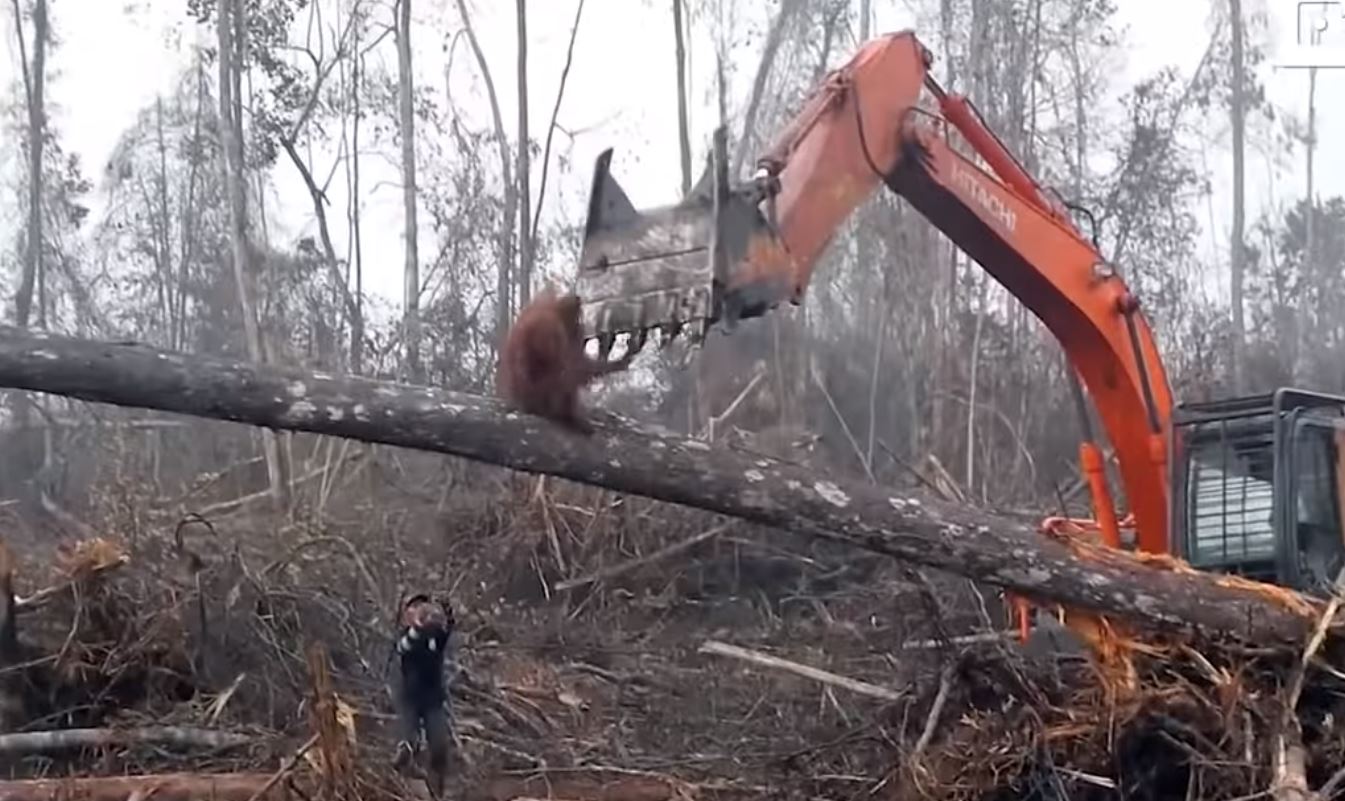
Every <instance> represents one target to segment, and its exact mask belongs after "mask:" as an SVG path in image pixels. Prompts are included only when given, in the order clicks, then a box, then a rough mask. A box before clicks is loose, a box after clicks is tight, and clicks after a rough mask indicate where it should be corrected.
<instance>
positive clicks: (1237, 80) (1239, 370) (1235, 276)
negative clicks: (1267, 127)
mask: <svg viewBox="0 0 1345 801" xmlns="http://www.w3.org/2000/svg"><path fill="white" fill-rule="evenodd" d="M1228 10H1229V17H1230V24H1231V28H1232V35H1233V53H1232V61H1233V64H1232V68H1233V77H1232V81H1233V97H1232V103H1231V106H1232V109H1231V111H1232V118H1233V120H1232V122H1233V231H1232V233H1231V234H1230V237H1231V239H1232V240H1233V241H1232V244H1231V245H1230V248H1231V251H1232V253H1231V256H1230V259H1229V273H1230V275H1229V279H1230V281H1229V282H1230V286H1231V290H1230V292H1229V294H1230V296H1231V297H1230V301H1231V303H1232V306H1233V391H1234V392H1235V393H1237V394H1242V393H1243V392H1245V391H1246V376H1245V375H1244V371H1245V369H1246V364H1245V361H1246V357H1245V355H1244V350H1245V348H1246V338H1247V329H1246V323H1245V322H1244V320H1243V313H1242V279H1243V268H1244V263H1245V261H1246V250H1245V248H1244V242H1243V237H1244V234H1245V231H1244V229H1245V228H1246V200H1245V198H1244V187H1243V183H1244V181H1243V177H1244V176H1243V173H1244V172H1245V169H1244V166H1245V155H1244V150H1245V143H1244V141H1243V140H1244V139H1245V138H1246V127H1247V123H1246V117H1247V110H1246V107H1245V104H1246V97H1245V94H1246V92H1245V88H1244V87H1243V84H1242V82H1243V78H1244V77H1245V72H1246V70H1245V65H1244V64H1243V61H1244V59H1243V52H1242V51H1243V47H1242V39H1243V34H1244V32H1245V31H1244V28H1243V25H1242V0H1228Z"/></svg>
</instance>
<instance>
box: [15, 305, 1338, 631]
mask: <svg viewBox="0 0 1345 801" xmlns="http://www.w3.org/2000/svg"><path fill="white" fill-rule="evenodd" d="M0 386H4V387H12V388H15V389H26V390H30V391H35V392H47V393H54V394H58V395H65V396H68V397H73V398H80V399H82V400H85V401H91V402H95V403H110V404H115V405H118V406H131V407H141V408H146V409H157V410H160V411H164V412H175V413H180V414H189V415H194V416H197V417H207V418H214V419H219V420H232V421H235V422H240V423H248V424H251V425H255V426H262V427H266V428H271V429H282V430H291V431H307V432H312V433H317V434H327V435H330V436H338V437H348V438H351V439H358V440H363V441H366V442H375V443H384V444H388V445H395V446H400V447H406V448H415V449H419V450H424V451H435V452H439V453H446V454H453V455H456V456H462V457H465V458H468V459H473V460H476V461H481V462H489V463H492V464H497V465H500V466H503V467H509V468H513V469H516V470H521V471H525V472H529V473H536V474H547V475H553V476H559V477H562V478H566V479H570V480H573V481H576V482H580V483H584V484H589V485H594V486H602V487H608V488H610V489H613V490H616V491H618V492H625V493H630V494H635V495H644V496H647V497H650V498H654V499H657V500H662V501H668V502H672V503H676V504H682V505H685V506H691V507H696V508H700V509H706V510H709V511H713V512H719V513H722V514H726V515H731V516H734V517H739V518H742V519H744V520H749V521H752V522H756V523H759V524H763V525H767V526H774V527H777V528H781V529H787V530H792V531H795V532H799V533H802V534H805V535H808V536H814V537H821V538H826V539H830V540H834V541H839V542H844V543H848V544H851V545H854V546H857V547H860V548H864V549H867V550H870V551H873V552H876V553H880V554H884V555H887V556H891V557H894V558H896V559H900V560H903V561H906V562H909V563H913V564H919V565H925V566H928V567H933V568H938V569H942V570H946V571H948V572H951V573H955V574H958V575H962V576H966V577H968V578H971V579H975V580H978V581H982V582H985V583H987V584H991V585H995V586H998V587H1002V588H1005V589H1008V590H1012V591H1014V592H1017V593H1019V594H1022V595H1025V596H1028V597H1031V598H1036V599H1040V600H1043V601H1054V602H1059V603H1064V604H1067V605H1070V606H1074V607H1078V608H1083V609H1089V610H1093V611H1095V612H1100V613H1104V614H1111V615H1117V616H1122V617H1128V618H1131V619H1137V620H1142V621H1145V622H1147V623H1148V624H1150V625H1151V626H1153V627H1156V628H1159V629H1167V630H1172V631H1177V632H1184V633H1198V634H1201V635H1204V636H1205V637H1214V636H1224V637H1234V638H1239V639H1243V640H1250V641H1253V642H1255V643H1257V644H1258V645H1261V646H1266V645H1269V644H1290V643H1297V642H1300V641H1301V640H1302V638H1304V637H1305V636H1306V635H1307V634H1308V633H1309V632H1310V631H1311V630H1312V629H1313V628H1314V627H1315V625H1316V618H1317V615H1318V613H1319V612H1320V604H1318V603H1317V602H1315V601H1311V600H1308V599H1297V600H1294V599H1293V596H1292V594H1287V593H1278V592H1277V593H1267V592H1263V591H1261V590H1260V589H1259V588H1258V586H1257V585H1253V584H1251V583H1239V582H1234V581H1228V580H1227V579H1226V577H1223V576H1218V575H1214V574H1207V573H1197V572H1195V571H1190V570H1185V571H1179V570H1173V569H1166V568H1162V567H1156V566H1153V565H1151V564H1149V563H1146V562H1142V561H1141V560H1139V559H1136V558H1134V557H1132V556H1130V555H1128V554H1125V553H1122V552H1119V551H1111V550H1107V549H1102V548H1095V549H1088V550H1085V551H1082V552H1081V550H1080V547H1079V546H1077V545H1074V544H1071V543H1067V542H1063V541H1060V540H1056V539H1050V538H1047V537H1044V536H1042V535H1039V534H1038V533H1037V532H1035V531H1034V530H1032V528H1031V527H1029V526H1027V525H1024V524H1023V523H1020V522H1015V521H1011V520H1007V519H1004V518H1001V517H997V516H994V515H991V514H987V513H985V512H982V511H978V510H975V509H971V508H963V507H957V506H953V505H951V504H945V503H939V502H935V501H932V500H927V499H921V498H916V497H913V496H912V495H911V494H910V493H908V492H898V491H895V490H888V489H885V488H882V487H876V486H872V485H868V484H853V485H846V484H839V483H837V482H835V481H832V480H830V479H828V478H824V477H822V476H818V475H814V474H812V473H810V472H809V471H807V470H805V469H802V468H799V467H796V466H793V465H790V464H788V463H785V462H782V461H778V460H774V459H771V458H768V457H765V456H762V455H758V454H747V453H742V452H738V451H733V450H729V449H726V448H716V447H712V446H710V445H709V444H707V443H705V442H703V441H700V440H695V439H688V438H686V437H683V436H680V435H677V434H674V433H672V432H669V431H666V430H661V429H653V428H646V427H637V426H635V425H634V424H631V423H629V422H627V421H624V420H622V419H620V418H616V417H614V416H611V415H597V416H596V418H597V419H595V420H594V422H595V424H596V426H597V429H598V430H597V434H596V435H595V436H593V437H579V436H575V435H572V434H570V433H568V432H566V431H565V430H563V429H561V428H559V427H557V426H554V425H552V424H550V423H548V422H546V421H545V420H541V419H539V418H534V417H530V416H527V415H523V414H520V413H517V412H513V411H510V410H509V409H507V408H506V407H505V406H504V405H503V404H502V403H501V402H500V401H497V400H494V399H490V398H482V397H477V396H473V395H466V394H462V393H457V392H448V391H443V390H436V389H429V388H425V387H414V386H405V385H399V384H392V383H384V382H378V381H371V380H366V379H359V378H337V377H334V376H330V375H324V374H317V373H306V372H303V371H300V370H293V369H283V368H278V367H272V366H268V365H259V364H255V363H247V362H239V361H232V360H227V359H219V358H211V357H207V356H201V355H195V354H184V353H175V352H171V351H164V350H159V349H156V348H150V347H146V346H141V345H128V344H113V343H106V342H92V341H87V340H80V339H74V338H70V337H64V336H56V335H51V334H45V333H40V332H39V333H34V332H25V331H23V330H20V329H17V328H12V327H8V326H0Z"/></svg>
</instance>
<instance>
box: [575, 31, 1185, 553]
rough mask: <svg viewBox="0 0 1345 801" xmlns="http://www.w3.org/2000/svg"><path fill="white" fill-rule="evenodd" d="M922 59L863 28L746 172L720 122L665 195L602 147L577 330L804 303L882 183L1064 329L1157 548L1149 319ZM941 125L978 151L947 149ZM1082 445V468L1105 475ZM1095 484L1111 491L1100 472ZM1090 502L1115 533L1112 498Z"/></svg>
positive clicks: (1158, 375)
mask: <svg viewBox="0 0 1345 801" xmlns="http://www.w3.org/2000/svg"><path fill="white" fill-rule="evenodd" d="M930 61H931V59H930V56H929V53H928V51H927V50H926V49H925V48H924V47H923V46H922V45H921V44H920V42H919V40H918V39H917V38H916V37H915V35H914V34H913V33H912V32H909V31H904V32H900V33H894V34H889V35H886V36H882V37H880V38H877V39H874V40H872V41H870V42H868V43H867V44H865V45H864V46H863V47H862V48H861V49H860V50H859V51H858V52H857V53H856V54H855V56H854V57H853V58H852V59H851V60H850V62H849V63H848V64H846V65H845V66H843V67H841V68H839V69H837V70H835V71H833V72H832V73H830V74H829V75H828V76H827V77H826V78H825V80H824V81H823V82H822V83H821V85H819V86H818V87H817V88H816V89H815V90H814V92H813V93H812V95H811V96H810V97H809V98H808V99H807V100H806V102H805V103H804V105H803V108H802V109H801V110H800V112H799V113H798V115H796V117H795V118H794V119H793V121H792V122H791V123H790V124H789V125H788V126H787V127H786V128H785V130H783V131H782V132H781V134H780V136H779V137H778V138H777V140H776V142H775V144H774V145H773V146H772V147H771V148H770V149H769V150H768V151H767V152H766V153H765V155H764V156H762V157H761V158H760V159H759V160H758V162H757V168H758V169H757V172H756V174H755V175H754V176H753V178H752V179H750V180H749V181H747V182H744V183H732V182H731V181H730V180H729V177H728V167H727V152H726V151H727V147H726V137H725V134H724V131H723V130H722V129H721V130H719V131H717V132H716V134H715V138H714V147H713V148H712V152H711V154H710V158H709V164H708V166H707V169H706V172H705V174H704V175H703V176H702V178H701V180H700V181H699V182H698V183H697V185H696V187H695V188H694V189H693V190H692V192H691V193H690V194H689V195H688V196H687V197H686V198H684V199H683V200H682V201H680V202H679V203H677V204H675V205H671V206H666V207H663V208H657V209H651V210H644V211H637V210H636V209H635V208H634V206H633V205H632V204H631V202H630V200H629V199H628V198H627V197H626V195H625V193H624V191H623V190H622V189H621V187H620V185H619V184H617V183H616V181H615V180H614V179H613V178H612V177H611V174H610V172H609V171H608V167H609V164H610V160H611V151H610V150H609V151H606V152H605V153H603V154H602V155H601V156H600V157H599V159H598V164H597V168H596V170H595V173H594V178H593V186H592V190H591V195H590V201H589V209H588V220H587V223H586V226H585V231H584V245H583V250H582V254H581V257H580V265H579V271H578V279H577V282H576V289H575V291H576V293H577V294H578V295H579V296H580V297H581V298H582V299H583V303H584V305H583V311H582V316H583V325H584V328H585V334H586V336H587V337H590V338H596V339H597V340H598V341H599V350H600V352H601V353H602V354H603V355H604V356H606V354H607V353H608V352H610V349H611V347H612V345H613V343H614V341H615V337H616V335H618V334H623V333H625V334H630V335H631V337H632V339H631V341H630V343H629V345H628V347H631V348H640V347H643V345H644V344H645V342H646V339H647V335H648V332H650V331H652V330H661V331H662V332H663V334H664V337H665V341H670V340H671V338H672V337H673V336H676V335H677V334H678V333H680V332H684V331H686V330H687V328H688V327H689V328H690V329H691V331H690V335H691V337H692V338H693V339H699V338H701V337H704V336H705V334H706V333H707V332H708V330H709V328H710V327H712V326H713V325H715V324H723V325H725V326H726V327H730V328H731V327H732V326H733V325H734V323H735V322H736V321H737V320H738V319H742V318H747V317H753V316H758V315H761V314H764V313H765V312H767V311H768V310H770V309H771V308H773V307H775V306H777V305H778V304H779V303H780V302H781V301H783V300H789V301H790V302H791V303H795V304H797V303H799V302H801V300H802V297H803V294H804V292H805V291H806V289H807V287H808V285H809V283H810V281H811V279H812V274H813V270H814V269H815V267H816V265H817V263H818V261H819V259H820V257H821V256H822V254H823V252H824V250H825V249H826V247H827V245H828V243H829V242H830V241H831V239H832V237H833V236H834V235H835V233H836V231H837V230H839V229H840V227H841V226H842V224H844V222H845V221H846V219H847V218H848V217H849V216H850V215H851V214H852V213H853V212H854V211H855V210H856V209H857V208H858V207H859V206H860V205H861V204H862V203H864V202H865V201H866V200H867V199H868V198H869V197H871V196H872V194H873V193H874V191H876V190H877V189H878V188H879V187H880V186H883V185H886V186H887V187H888V188H890V189H891V190H892V191H894V192H896V193H897V194H899V195H901V196H902V197H904V198H905V199H906V200H907V201H908V202H909V203H910V204H911V205H912V206H913V207H915V208H916V209H917V210H919V211H920V213H921V214H923V215H924V216H925V217H926V218H927V219H928V220H929V221H930V222H931V223H932V224H933V225H934V226H936V227H937V228H938V229H939V230H941V231H942V232H943V233H944V234H945V235H946V236H947V237H948V238H949V239H951V240H952V241H953V242H954V243H956V244H957V245H958V246H959V247H960V248H961V249H962V250H963V251H964V252H966V253H967V254H968V255H969V256H970V257H971V258H972V259H974V260H975V261H976V262H977V263H979V264H980V265H981V266H982V267H983V268H984V269H986V270H987V271H988V272H989V273H990V274H991V275H993V276H994V277H995V279H996V280H998V281H999V282H1000V283H1001V284H1002V285H1003V286H1004V287H1005V288H1007V289H1008V290H1009V291H1010V292H1011V293H1013V295H1014V296H1015V297H1017V298H1018V299H1019V300H1020V301H1021V302H1022V303H1023V304H1024V305H1026V306H1027V308H1028V309H1030V310H1031V311H1032V312H1033V313H1034V314H1035V315H1036V316H1037V317H1038V318H1039V319H1041V321H1042V322H1043V323H1044V324H1045V325H1046V327H1047V328H1048V329H1049V330H1050V331H1051V332H1052V333H1053V334H1054V335H1055V337H1056V338H1057V339H1058V340H1059V341H1060V343H1061V345H1062V346H1063V347H1064V350H1065V352H1066V354H1067V356H1068V358H1069V360H1070V362H1071V363H1072V364H1073V366H1074V368H1075V370H1076V371H1077V373H1078V375H1079V376H1080V377H1081V378H1082V380H1083V383H1084V385H1085V386H1086V387H1087V389H1088V391H1089V394H1090V395H1091V397H1092V398H1093V401H1094V405H1095V407H1096V408H1097V411H1098V415H1099V418H1100V419H1101V422H1102V424H1103V426H1104V428H1105V429H1106V432H1107V435H1108V438H1109V439H1110V441H1111V444H1112V447H1113V448H1114V450H1115V452H1116V455H1117V460H1118V462H1119V465H1120V472H1121V478H1122V481H1123V483H1124V486H1125V490H1126V496H1127V499H1128V501H1129V504H1130V507H1131V511H1132V513H1133V515H1134V519H1135V524H1136V530H1137V545H1138V547H1139V548H1140V549H1141V550H1145V551H1148V552H1151V553H1164V552H1167V550H1168V529H1169V519H1168V505H1167V501H1168V487H1167V484H1166V477H1167V469H1166V462H1167V439H1166V436H1167V433H1168V430H1169V425H1170V414H1171V408H1172V398H1171V392H1170V388H1169V386H1168V380H1167V376H1166V374H1165V371H1164V369H1163V365H1162V361H1161V359H1160V356H1159V352H1158V349H1157V346H1156V344H1155V341H1154V337H1153V333H1152V331H1151V330H1150V327H1149V325H1148V323H1147V322H1146V320H1145V318H1144V315H1143V314H1142V313H1141V311H1140V309H1139V304H1138V302H1137V301H1136V299H1135V297H1134V296H1133V295H1132V294H1131V293H1130V291H1129V290H1128V288H1127V287H1126V284H1125V282H1124V281H1123V280H1122V278H1121V277H1120V275H1118V274H1117V272H1116V270H1115V269H1114V267H1113V266H1112V265H1110V264H1109V263H1108V262H1107V261H1106V260H1105V259H1103V258H1102V256H1101V255H1100V254H1099V253H1098V251H1097V249H1096V247H1094V246H1093V245H1092V244H1091V243H1090V242H1089V241H1088V240H1087V239H1086V238H1084V237H1083V236H1082V235H1081V233H1080V231H1079V230H1078V229H1077V228H1076V226H1075V225H1074V223H1073V221H1072V220H1071V219H1070V216H1069V214H1068V211H1067V210H1066V209H1065V207H1064V205H1063V204H1062V203H1060V202H1058V201H1057V200H1056V199H1055V198H1054V197H1052V196H1051V195H1050V194H1048V193H1047V192H1046V191H1045V190H1044V189H1043V188H1042V187H1041V186H1039V185H1038V184H1037V182H1036V181H1034V180H1033V179H1032V177H1031V176H1030V175H1029V174H1028V173H1027V172H1026V171H1025V170H1024V169H1023V168H1022V167H1021V166H1020V165H1019V163H1018V162H1017V161H1016V160H1015V159H1014V158H1013V156H1012V155H1011V154H1010V153H1009V151H1008V150H1007V149H1006V148H1005V147H1004V146H1003V144H1002V143H1000V141H999V140H998V139H997V138H996V137H995V136H994V134H993V133H992V132H991V131H990V130H989V129H988V128H987V127H986V126H985V125H984V124H983V123H982V122H981V120H980V118H979V116H978V115H977V113H976V111H975V109H974V108H973V107H972V106H971V104H970V103H969V102H968V101H967V100H965V99H964V98H961V97H958V96H956V95H952V94H949V93H946V92H944V91H943V90H942V89H941V88H940V87H939V86H938V84H937V83H936V82H935V81H934V80H933V78H932V77H931V76H930V75H929V72H928V68H929V64H930ZM922 97H923V99H924V100H925V101H926V104H925V105H926V106H928V107H927V108H922V107H921V101H922ZM950 126H951V127H952V128H954V129H956V130H957V131H958V132H959V133H961V135H962V137H963V139H964V140H965V141H966V142H967V143H968V144H969V145H970V146H971V148H972V149H973V150H974V151H975V152H976V154H977V155H978V156H979V157H980V160H981V161H983V162H984V163H985V165H986V167H982V166H980V165H978V163H977V162H976V161H974V160H973V159H972V158H968V157H967V156H964V155H962V154H961V153H960V152H958V150H956V149H955V148H954V147H953V145H952V143H951V140H950ZM1091 454H1092V457H1093V458H1092V461H1093V462H1094V464H1092V465H1091V466H1090V465H1085V467H1086V469H1089V470H1091V471H1092V472H1093V473H1094V477H1095V478H1097V479H1098V480H1099V481H1100V480H1101V463H1100V462H1101V460H1100V458H1098V457H1097V454H1096V450H1095V449H1094V450H1093V451H1091ZM1085 456H1088V453H1085ZM1090 483H1091V484H1093V490H1094V496H1095V500H1101V499H1100V498H1098V494H1099V484H1098V483H1096V482H1093V481H1090ZM1101 489H1102V493H1103V497H1104V498H1105V497H1106V495H1105V482H1104V483H1102V484H1101ZM1101 505H1102V504H1099V506H1101ZM1108 505H1109V504H1108ZM1099 513H1100V516H1102V515H1105V516H1106V517H1107V518H1109V519H1110V521H1111V523H1110V525H1104V526H1103V528H1104V530H1105V529H1107V528H1111V529H1112V530H1113V537H1114V529H1115V516H1114V510H1112V509H1111V508H1107V509H1105V510H1103V509H1099ZM1104 522H1105V521H1104ZM1113 537H1109V539H1111V538H1113Z"/></svg>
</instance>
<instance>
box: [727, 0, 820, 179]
mask: <svg viewBox="0 0 1345 801" xmlns="http://www.w3.org/2000/svg"><path fill="white" fill-rule="evenodd" d="M803 6H804V0H782V1H781V3H780V10H779V11H777V12H775V19H774V20H772V21H771V27H770V30H769V31H768V32H767V33H766V45H765V47H764V48H763V49H762V51H761V61H759V62H757V73H756V76H755V77H754V78H753V79H752V94H751V96H750V97H748V99H747V111H746V112H745V113H744V114H743V135H742V136H741V137H740V138H739V139H738V146H737V148H736V152H734V154H733V175H741V174H742V169H743V162H744V161H746V160H747V151H748V149H749V148H750V147H751V146H752V142H753V141H754V136H755V133H756V127H757V115H759V114H760V113H761V104H762V103H763V102H764V101H765V99H766V82H767V81H768V80H770V77H771V69H772V68H773V67H774V66H775V57H776V55H777V54H778V53H779V52H780V45H782V44H784V41H785V32H786V31H788V30H789V26H790V24H791V23H792V22H793V21H794V18H795V16H797V15H798V13H799V12H800V11H802V10H803Z"/></svg>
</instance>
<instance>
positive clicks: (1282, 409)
mask: <svg viewBox="0 0 1345 801" xmlns="http://www.w3.org/2000/svg"><path fill="white" fill-rule="evenodd" d="M1171 436H1172V442H1171V445H1172V450H1171V452H1172V453H1173V454H1174V456H1175V458H1174V459H1173V461H1172V495H1171V497H1172V499H1173V504H1172V508H1173V512H1172V519H1171V527H1170V528H1171V531H1172V533H1173V536H1172V547H1173V551H1174V554H1175V555H1176V556H1178V557H1181V558H1182V559H1184V560H1186V561H1187V562H1189V563H1190V564H1191V566H1192V567H1194V568H1196V569H1198V570H1209V571H1216V572H1223V573H1234V574H1237V575H1242V576H1246V577H1247V578H1251V579H1256V580H1259V581H1265V582H1270V583H1273V584H1278V585H1280V586H1283V587H1289V588H1292V589H1296V590H1300V591H1302V592H1306V593H1310V594H1314V595H1325V594H1327V593H1329V592H1330V590H1331V586H1332V584H1333V582H1334V581H1335V577H1336V574H1337V573H1338V572H1339V571H1340V569H1341V567H1342V566H1343V565H1345V508H1342V502H1341V487H1342V482H1345V397H1338V396H1334V395H1326V394H1322V393H1316V392H1308V391H1304V390H1299V389H1290V388H1284V389H1280V390H1277V391H1275V392H1274V393H1272V394H1269V395H1258V396H1253V397H1247V398H1239V399H1235V400H1221V401H1213V402H1202V403H1182V404H1177V405H1176V407H1175V408H1174V410H1173V416H1172V428H1171Z"/></svg>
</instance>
